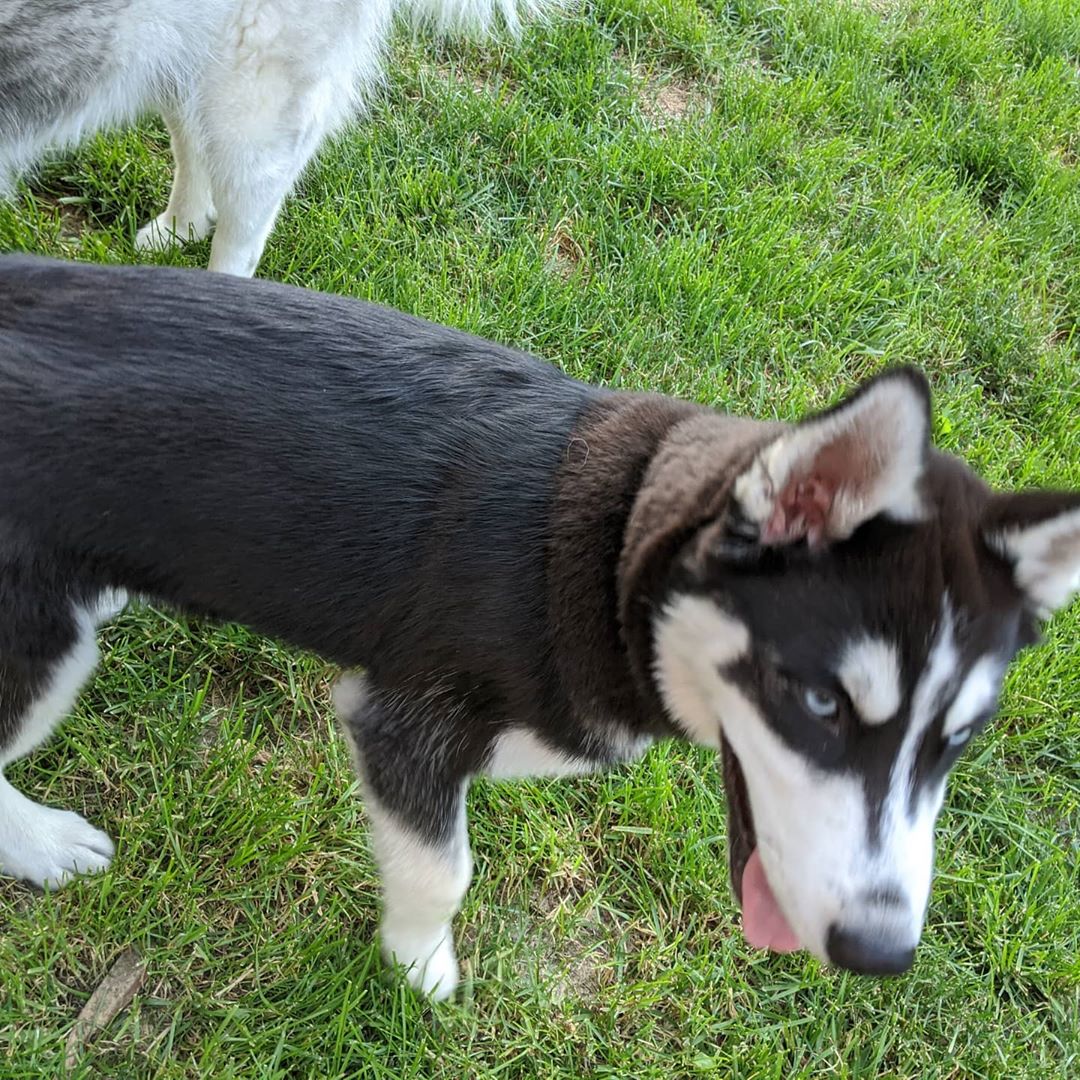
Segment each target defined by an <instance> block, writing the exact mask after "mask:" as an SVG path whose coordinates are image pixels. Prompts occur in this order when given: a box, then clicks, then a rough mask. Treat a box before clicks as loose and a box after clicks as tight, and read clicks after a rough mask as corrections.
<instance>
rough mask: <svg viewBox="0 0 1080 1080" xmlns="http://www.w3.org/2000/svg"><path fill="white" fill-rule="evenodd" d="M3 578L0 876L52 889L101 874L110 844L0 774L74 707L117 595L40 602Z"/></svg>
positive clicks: (55, 596)
mask: <svg viewBox="0 0 1080 1080" xmlns="http://www.w3.org/2000/svg"><path fill="white" fill-rule="evenodd" d="M9 569H10V568H9ZM4 578H6V579H7V580H3V582H2V583H3V585H4V586H5V588H3V589H2V590H0V595H3V597H4V607H3V611H2V612H0V615H2V626H0V872H2V873H4V874H7V875H9V876H11V877H17V878H24V879H26V880H27V881H30V882H32V883H33V884H35V885H38V886H39V887H42V888H46V887H47V888H59V887H60V886H62V885H65V884H67V882H68V881H70V880H71V879H72V878H73V877H75V876H76V875H78V874H86V873H94V872H96V871H99V870H104V869H105V868H106V867H107V866H108V865H109V862H110V860H111V859H112V855H113V844H112V841H111V840H110V839H109V837H108V836H106V835H105V833H103V832H102V831H101V830H100V829H97V828H95V827H94V826H93V825H91V824H90V823H89V822H88V821H86V820H85V819H84V818H82V817H81V816H80V815H78V814H75V813H72V812H71V811H67V810H58V809H55V808H53V807H49V806H42V805H41V804H39V803H36V802H33V801H32V800H31V799H28V798H27V797H26V796H25V795H23V794H22V793H21V792H19V791H17V790H16V789H15V788H14V787H12V785H11V784H10V783H9V782H8V780H7V779H6V777H4V775H3V770H4V768H5V767H6V766H7V765H8V764H10V763H11V762H12V761H15V760H16V759H17V758H20V757H22V756H24V755H25V754H28V753H29V752H30V751H31V750H33V749H34V748H35V747H36V746H38V745H40V744H41V743H42V742H44V741H45V739H47V738H48V736H49V734H50V733H51V732H52V731H53V729H54V728H55V726H56V725H57V723H58V722H59V721H60V719H61V718H62V717H63V716H64V714H65V713H67V712H68V711H69V710H70V709H71V707H72V706H73V705H74V704H75V700H76V698H77V697H78V694H79V690H80V689H81V687H82V685H83V683H84V682H85V681H86V679H87V678H88V677H89V675H90V673H91V672H92V671H93V670H94V667H95V665H96V664H97V658H98V651H97V644H96V641H95V628H96V626H95V624H96V622H97V621H98V620H99V619H101V618H104V617H107V615H108V614H112V613H113V612H114V611H115V610H116V601H117V599H118V596H117V595H115V594H110V595H109V596H108V597H107V598H105V597H101V598H95V599H93V600H91V601H89V602H87V603H83V604H75V605H73V604H72V602H71V600H70V598H69V596H68V595H67V594H66V593H64V592H62V591H59V590H49V593H47V594H46V595H44V596H43V595H42V594H41V592H40V590H35V589H32V588H29V587H28V586H27V584H26V582H25V580H24V579H21V578H17V577H16V575H13V574H2V573H0V579H4ZM43 601H44V602H43ZM48 601H53V603H49V602H48Z"/></svg>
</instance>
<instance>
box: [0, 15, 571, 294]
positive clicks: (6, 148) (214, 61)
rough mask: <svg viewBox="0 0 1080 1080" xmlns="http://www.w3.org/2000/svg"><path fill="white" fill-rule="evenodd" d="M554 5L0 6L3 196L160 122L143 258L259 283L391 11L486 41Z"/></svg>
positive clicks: (377, 63) (369, 66) (373, 75)
mask: <svg viewBox="0 0 1080 1080" xmlns="http://www.w3.org/2000/svg"><path fill="white" fill-rule="evenodd" d="M555 2H557V0H183V2H180V0H0V194H2V193H3V192H4V190H5V189H7V190H9V191H10V188H11V185H12V184H13V182H14V179H15V177H16V176H17V175H18V174H19V172H21V171H22V170H24V169H25V168H27V167H28V166H29V165H31V164H32V163H33V162H34V161H35V160H36V159H37V158H39V157H40V156H41V154H42V153H43V152H44V151H46V150H48V149H49V148H50V147H58V146H65V145H71V144H73V143H75V142H77V141H78V140H79V139H81V138H82V137H83V136H84V135H86V134H88V133H90V132H93V131H95V130H98V129H100V128H103V127H106V126H108V125H113V124H118V123H125V122H128V121H130V120H132V119H133V118H134V117H136V116H137V115H139V114H140V113H143V112H148V111H157V112H160V113H161V115H162V117H163V118H164V120H165V123H166V124H167V125H168V128H169V134H170V135H171V136H172V151H173V158H174V160H175V164H176V169H175V175H174V178H173V188H172V194H171V195H170V196H169V203H168V206H166V207H165V210H164V212H163V213H161V214H159V215H158V216H157V217H156V218H154V219H153V220H152V221H150V222H149V223H148V224H146V225H145V226H144V227H143V228H142V229H140V230H139V233H138V235H137V237H136V244H137V246H138V247H140V248H153V247H158V246H162V245H165V244H169V243H173V242H175V241H177V240H181V241H183V240H189V239H201V238H202V237H204V236H207V235H208V234H209V233H210V231H211V229H212V228H214V225H215V222H216V232H215V235H214V241H213V244H212V246H211V249H210V269H211V270H221V271H224V272H226V273H231V274H242V275H250V274H252V273H254V271H255V267H256V266H257V265H258V262H259V258H260V256H261V255H262V251H263V247H264V245H265V244H266V238H267V236H268V235H269V233H270V230H271V228H273V224H274V219H275V218H276V217H277V214H278V210H279V209H280V207H281V203H282V200H283V199H284V198H285V196H286V195H287V194H288V192H289V190H290V188H291V187H292V185H293V183H294V182H295V181H296V178H297V177H298V176H299V174H300V172H301V171H302V170H303V168H304V166H305V165H306V164H307V163H308V161H310V160H311V157H312V156H313V155H314V153H315V152H316V150H317V149H318V147H319V144H320V143H321V142H322V140H323V139H324V138H325V136H326V135H327V133H328V132H330V131H332V130H333V129H334V128H335V127H338V126H340V125H341V124H342V123H343V122H344V121H345V120H347V119H348V118H349V117H350V116H351V115H353V114H354V113H355V111H356V110H357V108H358V107H359V105H360V104H361V102H362V99H363V96H364V94H365V91H367V90H368V89H369V88H370V87H371V86H372V85H373V84H374V83H376V82H377V81H378V79H379V77H380V75H381V72H382V62H383V56H384V53H385V50H386V45H387V40H388V38H389V34H390V28H391V24H392V22H393V19H394V16H395V15H397V14H399V13H400V14H404V15H407V16H411V17H413V18H414V19H419V20H420V21H422V22H424V23H426V24H428V25H432V26H434V28H435V29H436V30H438V31H440V32H441V31H446V30H450V29H455V28H458V27H462V28H473V29H480V30H484V29H487V28H489V27H491V26H492V25H493V24H494V23H495V22H497V21H498V20H499V19H500V18H501V20H502V22H503V23H504V24H505V26H506V27H507V28H508V29H509V30H510V31H511V32H516V31H517V30H518V28H519V25H520V23H519V18H520V16H528V15H531V14H536V13H538V12H539V10H540V9H542V8H544V7H549V6H552V5H553V3H555Z"/></svg>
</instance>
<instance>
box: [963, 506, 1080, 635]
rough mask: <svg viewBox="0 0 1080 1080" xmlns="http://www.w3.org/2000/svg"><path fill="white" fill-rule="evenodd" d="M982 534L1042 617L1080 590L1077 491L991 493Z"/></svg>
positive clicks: (1079, 526) (1064, 603)
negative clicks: (1006, 564)
mask: <svg viewBox="0 0 1080 1080" xmlns="http://www.w3.org/2000/svg"><path fill="white" fill-rule="evenodd" d="M981 531H982V536H983V539H984V540H985V541H986V543H987V545H988V546H989V547H990V548H991V550H993V551H995V552H997V554H999V555H1000V556H1001V557H1002V558H1004V559H1005V560H1006V561H1007V562H1009V563H1010V564H1011V565H1012V571H1013V579H1014V580H1015V581H1016V584H1017V586H1018V587H1019V588H1020V590H1021V591H1022V592H1023V593H1024V594H1025V595H1026V596H1027V598H1028V602H1029V603H1030V604H1031V607H1032V609H1033V610H1034V612H1035V613H1036V614H1037V615H1039V616H1040V617H1042V618H1047V617H1049V616H1050V615H1052V614H1053V613H1054V612H1055V611H1057V610H1058V608H1062V607H1064V606H1065V605H1066V604H1067V603H1068V602H1069V601H1070V600H1071V599H1072V597H1073V596H1074V595H1075V594H1076V593H1077V592H1080V492H1075V491H1073V492H1067V491H1020V492H1016V493H1012V494H1001V495H994V496H993V497H992V498H991V499H990V503H989V505H988V506H987V508H986V511H985V513H984V514H983V518H982V527H981Z"/></svg>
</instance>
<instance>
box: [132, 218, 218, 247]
mask: <svg viewBox="0 0 1080 1080" xmlns="http://www.w3.org/2000/svg"><path fill="white" fill-rule="evenodd" d="M213 227H214V219H213V217H212V216H211V215H210V214H198V215H197V216H196V217H194V218H190V219H186V220H185V219H181V218H179V217H176V216H175V215H173V214H170V213H169V212H168V211H166V212H165V213H164V214H158V216H157V217H156V218H154V220H153V221H148V222H147V223H146V224H145V225H144V226H143V227H142V228H141V229H140V230H139V231H138V232H137V233H136V234H135V247H136V249H137V250H139V251H164V250H165V249H166V248H170V247H174V246H175V245H177V244H186V243H188V241H190V240H202V239H203V237H206V236H209V235H210V230H211V229H212V228H213Z"/></svg>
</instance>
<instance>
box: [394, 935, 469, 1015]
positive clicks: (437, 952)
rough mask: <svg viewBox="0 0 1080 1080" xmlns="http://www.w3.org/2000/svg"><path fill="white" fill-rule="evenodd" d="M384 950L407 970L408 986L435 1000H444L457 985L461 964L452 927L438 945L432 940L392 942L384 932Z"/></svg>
mask: <svg viewBox="0 0 1080 1080" xmlns="http://www.w3.org/2000/svg"><path fill="white" fill-rule="evenodd" d="M394 936H396V935H391V938H393V937H394ZM402 937H404V935H402ZM383 951H384V952H385V953H386V955H387V957H388V959H389V960H390V961H391V963H397V964H400V965H401V966H402V967H403V968H404V969H405V978H406V979H407V980H408V982H409V985H410V986H411V987H412V988H413V989H414V990H419V991H420V993H422V994H427V995H428V997H430V998H431V999H432V1000H433V1001H445V1000H446V999H447V998H448V997H450V995H451V994H452V993H453V992H454V990H455V989H456V988H457V984H458V964H457V957H456V956H455V955H454V939H453V937H452V936H451V935H450V931H449V930H447V932H446V933H445V934H443V935H442V936H441V937H440V938H439V940H438V942H437V943H435V944H432V943H431V941H430V939H429V940H428V941H427V942H426V943H420V942H416V941H413V942H406V941H404V940H398V941H397V942H393V943H392V941H391V940H388V937H387V934H386V932H385V931H384V933H383Z"/></svg>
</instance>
